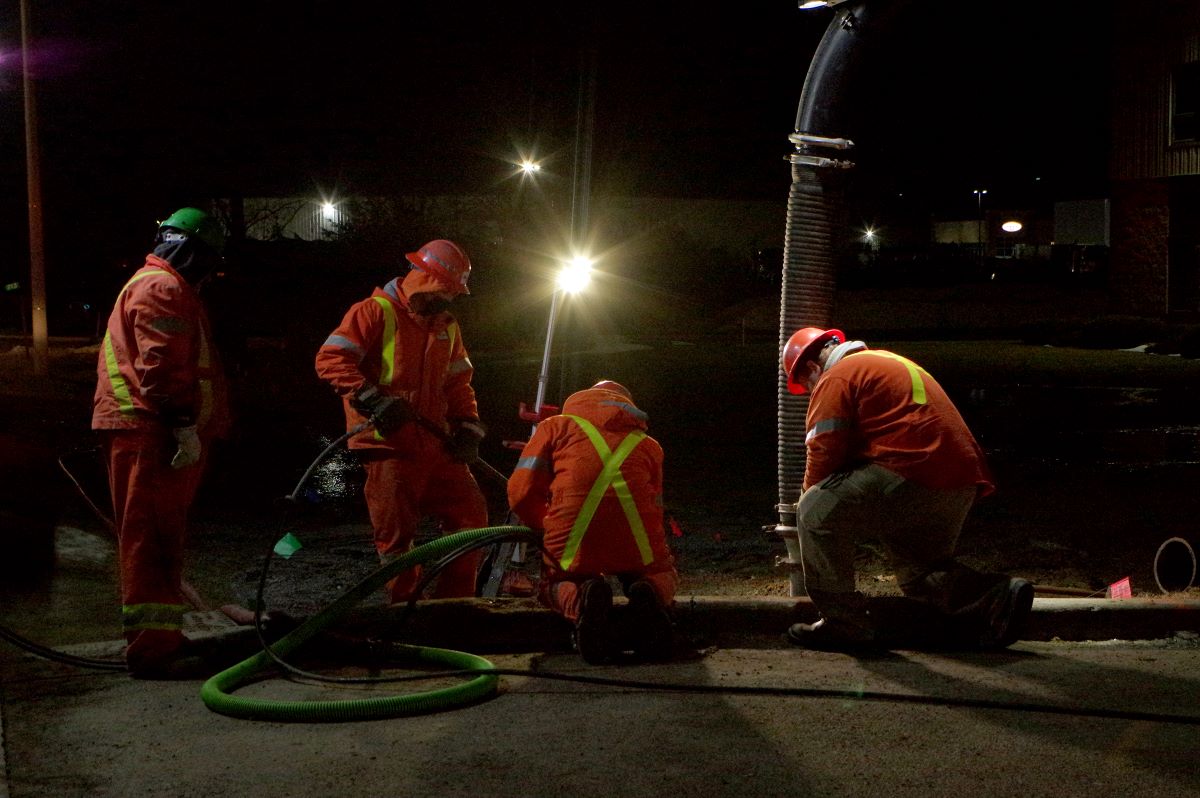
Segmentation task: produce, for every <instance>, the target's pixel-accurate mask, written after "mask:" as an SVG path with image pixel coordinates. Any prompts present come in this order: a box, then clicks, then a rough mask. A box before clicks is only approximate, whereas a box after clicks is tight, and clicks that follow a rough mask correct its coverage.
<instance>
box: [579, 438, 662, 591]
mask: <svg viewBox="0 0 1200 798" xmlns="http://www.w3.org/2000/svg"><path fill="white" fill-rule="evenodd" d="M567 418H569V419H571V420H572V421H574V422H575V423H576V424H578V425H579V428H580V429H582V430H583V432H584V434H585V435H587V437H588V440H590V441H591V442H592V446H594V447H595V448H596V454H597V455H599V457H600V462H601V464H602V468H601V470H600V474H599V476H597V477H596V481H595V483H593V484H592V488H591V490H589V491H588V495H587V498H585V499H584V500H583V506H582V507H580V508H579V514H578V515H576V516H575V523H574V524H573V525H572V527H571V533H570V535H569V536H568V537H567V545H566V547H565V548H564V549H563V556H562V559H561V560H560V562H559V565H561V566H562V568H563V570H568V569H570V567H571V564H572V563H573V562H574V561H575V555H576V554H577V553H578V552H579V546H580V544H581V543H582V542H583V536H584V534H585V533H586V532H587V530H588V526H589V525H590V524H591V522H592V518H594V517H595V515H596V510H597V509H598V508H599V507H600V501H601V500H602V499H603V498H604V494H605V493H607V492H608V489H609V487H610V486H611V487H612V489H613V492H614V493H615V494H616V496H617V501H619V502H620V504H621V509H622V510H623V511H624V513H625V519H626V520H627V521H628V522H629V529H630V532H632V533H633V539H634V541H635V542H636V543H637V547H638V552H639V553H640V554H641V557H642V564H643V565H649V564H650V563H651V562H653V561H654V552H653V551H651V549H650V541H649V540H648V539H647V537H646V527H645V524H643V523H642V517H641V515H640V514H639V513H638V510H637V504H636V502H634V499H633V495H632V494H631V493H630V492H629V486H628V485H627V484H626V483H625V478H624V476H623V475H622V474H621V464H622V463H624V462H625V458H627V457H629V455H630V454H631V453H632V452H633V450H634V449H635V448H637V445H638V444H639V443H641V442H642V441H643V440H645V438H646V433H644V432H642V431H641V430H634V431H633V432H631V433H629V434H628V435H626V436H625V439H624V440H622V441H621V443H620V444H619V445H618V446H617V450H616V451H615V452H614V451H612V450H610V449H609V448H608V443H607V442H606V441H605V440H604V436H602V435H601V434H600V431H599V430H598V429H596V427H595V426H594V425H593V424H592V423H591V422H590V421H588V420H587V419H584V418H580V417H579V416H572V415H567Z"/></svg>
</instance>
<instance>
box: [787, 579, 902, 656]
mask: <svg viewBox="0 0 1200 798" xmlns="http://www.w3.org/2000/svg"><path fill="white" fill-rule="evenodd" d="M808 597H809V598H811V599H812V602H813V604H814V605H816V608H817V610H818V611H820V613H821V619H820V620H819V621H817V622H816V623H794V624H792V626H791V627H790V628H789V629H788V631H787V638H788V641H789V642H792V643H795V644H796V645H798V646H804V647H805V648H813V649H818V650H820V651H856V650H878V649H879V648H881V647H882V643H881V641H880V635H879V633H878V631H877V630H876V628H875V622H874V619H873V618H872V617H871V613H870V611H869V610H868V609H867V598H866V596H864V595H863V594H862V593H859V592H858V591H854V592H835V591H827V590H809V591H808Z"/></svg>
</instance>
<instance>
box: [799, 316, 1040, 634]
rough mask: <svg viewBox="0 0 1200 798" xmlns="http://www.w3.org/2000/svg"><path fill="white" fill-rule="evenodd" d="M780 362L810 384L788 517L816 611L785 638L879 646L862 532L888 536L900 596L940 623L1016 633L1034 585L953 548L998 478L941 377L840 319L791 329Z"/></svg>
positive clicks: (804, 387) (962, 630) (803, 384)
mask: <svg viewBox="0 0 1200 798" xmlns="http://www.w3.org/2000/svg"><path fill="white" fill-rule="evenodd" d="M782 360H783V370H784V372H785V374H786V375H787V385H788V389H789V390H790V392H791V393H793V394H800V395H803V394H807V393H809V392H810V391H811V393H812V396H811V398H810V400H809V405H808V416H807V419H806V429H807V434H806V437H805V444H806V449H807V464H806V467H805V472H804V492H803V493H802V495H801V496H800V501H799V502H798V504H797V513H796V516H797V527H798V528H799V533H800V548H801V560H802V561H803V567H804V586H805V590H806V591H807V592H808V595H809V597H810V598H811V599H812V601H813V604H815V605H816V607H817V609H818V610H820V612H821V619H820V620H818V621H817V622H816V623H813V624H807V623H798V624H794V625H793V626H792V627H791V628H790V629H789V630H788V637H789V638H790V639H791V641H792V642H793V643H796V644H798V645H802V646H806V647H809V648H823V649H825V648H827V649H848V648H856V647H885V648H886V647H887V646H888V644H889V642H890V640H889V635H891V634H892V633H893V632H894V631H895V630H889V629H887V628H881V627H882V626H883V625H882V624H880V623H879V622H878V621H877V618H876V617H875V614H874V613H872V612H871V610H870V608H869V606H868V604H867V601H866V599H865V597H864V596H863V595H862V594H861V593H859V592H858V591H857V589H856V587H855V578H854V549H855V545H856V544H857V543H858V541H859V540H861V539H862V538H863V537H864V536H866V535H871V536H874V537H877V538H879V539H880V540H881V542H882V543H883V546H884V549H885V551H886V552H887V555H888V559H889V561H890V562H891V564H892V566H893V567H894V568H895V570H896V578H897V581H898V582H899V585H900V589H901V590H902V591H903V592H904V594H905V595H906V596H908V597H910V598H913V599H917V600H919V601H921V602H923V603H924V604H926V605H928V606H931V607H933V608H934V609H935V610H936V611H937V612H938V613H940V615H939V617H940V619H941V621H940V623H939V624H937V625H939V626H941V627H944V628H945V629H946V630H950V629H954V630H957V631H956V632H955V634H956V635H961V638H962V640H963V641H964V642H965V641H971V642H972V643H973V644H977V645H979V646H981V647H983V648H1003V647H1005V646H1008V645H1010V644H1011V643H1013V642H1014V641H1015V640H1017V639H1018V636H1019V634H1020V632H1021V631H1022V627H1023V625H1024V623H1025V621H1026V620H1027V618H1028V616H1029V611H1030V608H1031V606H1032V604H1033V585H1032V584H1030V583H1029V582H1027V581H1026V580H1024V579H1014V578H1011V577H1009V576H1007V575H1004V574H985V573H980V572H978V571H975V570H973V569H971V568H969V567H967V566H966V565H963V564H962V563H960V562H958V561H957V560H956V559H955V557H954V554H955V548H956V546H957V543H958V537H959V534H960V532H961V531H962V526H963V522H964V521H965V520H966V517H967V513H968V512H969V511H970V509H971V506H972V505H973V504H974V502H975V500H976V498H977V497H979V496H985V495H987V494H989V493H991V492H992V490H993V486H992V481H991V475H990V473H989V471H988V468H987V464H986V462H985V460H984V455H983V451H982V450H981V449H980V448H979V444H978V443H977V442H976V441H975V438H974V436H973V435H972V434H971V431H970V430H969V429H968V428H967V425H966V423H965V422H964V421H963V419H962V416H961V415H959V412H958V409H957V408H956V407H955V406H954V404H953V402H951V401H950V398H949V397H948V396H947V395H946V392H945V391H944V390H943V389H942V387H941V386H940V385H939V384H938V383H937V381H936V380H935V379H934V378H933V377H931V376H930V375H929V373H928V372H927V371H925V370H924V369H923V368H921V367H920V366H918V365H917V364H916V363H913V362H912V361H911V360H909V359H908V358H905V357H902V356H900V355H897V354H894V353H892V352H887V351H884V350H881V349H868V348H867V345H866V344H865V343H863V342H862V341H851V340H847V339H846V335H845V333H843V332H842V331H841V330H822V329H818V328H816V327H805V328H803V329H800V330H797V331H796V332H795V333H794V334H793V335H792V336H791V338H790V339H789V340H788V342H787V344H786V345H785V347H784V351H783V357H782Z"/></svg>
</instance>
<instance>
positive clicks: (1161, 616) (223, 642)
mask: <svg viewBox="0 0 1200 798" xmlns="http://www.w3.org/2000/svg"><path fill="white" fill-rule="evenodd" d="M878 601H879V603H878V605H877V606H879V607H880V608H881V609H882V610H883V614H885V615H886V614H888V613H895V614H894V615H893V617H892V619H893V620H895V619H896V618H901V622H904V621H907V622H908V623H910V624H914V625H919V624H920V623H921V619H920V618H919V617H916V616H913V614H912V611H911V604H910V603H906V602H905V600H904V599H902V598H900V597H894V598H892V597H884V598H882V599H879V600H878ZM624 603H625V602H624V599H617V601H616V605H617V606H616V607H615V611H614V616H615V618H614V620H615V621H616V622H618V623H619V621H620V615H621V611H622V609H623V605H624ZM674 616H675V621H676V628H677V631H678V634H679V635H680V637H682V638H683V639H686V640H688V641H690V642H691V643H692V644H694V645H695V646H696V647H698V648H699V647H705V646H721V647H726V648H734V647H737V648H771V647H777V646H783V645H786V643H785V641H784V633H785V632H786V631H787V628H788V627H789V626H790V625H791V624H793V623H796V622H798V621H812V620H815V619H816V618H817V613H816V610H815V608H814V607H813V605H812V602H811V601H810V600H809V599H808V598H807V597H800V598H793V597H786V596H763V597H742V596H680V597H677V599H676V601H675V609H674ZM184 621H185V632H186V633H187V635H188V636H189V637H193V638H196V639H198V640H205V641H207V642H209V643H210V644H211V645H212V646H214V648H215V649H218V650H223V651H224V652H225V654H226V655H231V656H235V657H236V658H238V659H241V658H244V657H247V656H250V655H252V654H253V653H255V652H256V651H258V650H259V642H258V637H257V634H256V633H255V631H254V628H253V627H252V626H244V625H243V626H239V625H238V624H236V623H234V622H233V621H232V620H230V619H229V618H228V617H227V616H225V615H224V614H223V613H221V612H219V611H215V610H214V611H209V612H194V613H187V614H186V615H185V617H184ZM1177 635H1184V636H1189V637H1192V638H1196V637H1200V599H1191V598H1187V599H1177V598H1172V597H1170V596H1164V597H1161V598H1152V599H1137V598H1135V599H1123V600H1109V599H1092V598H1035V599H1034V602H1033V615H1032V617H1031V618H1030V622H1029V625H1028V627H1027V628H1026V631H1025V634H1024V635H1022V639H1023V640H1030V641H1050V640H1064V641H1087V640H1097V641H1098V640H1160V639H1167V638H1171V637H1174V636H1177ZM374 640H394V641H402V642H409V643H413V644H417V645H426V646H434V647H439V648H451V649H455V650H465V651H472V652H478V653H483V654H486V653H496V652H529V651H565V650H569V648H570V640H571V626H570V624H569V623H567V622H566V621H565V620H564V619H563V618H561V617H560V616H558V615H557V614H556V613H554V612H551V611H550V610H548V609H546V608H545V607H543V606H541V605H540V604H538V603H537V601H536V600H534V599H518V598H500V599H478V598H475V599H441V600H430V601H425V602H422V603H420V604H418V605H417V607H416V608H415V609H414V610H413V611H412V612H411V613H410V612H408V611H407V610H406V608H405V607H403V606H396V607H382V606H379V607H365V608H361V609H358V610H356V611H354V612H351V613H350V614H349V615H347V616H346V618H344V619H343V621H342V622H341V623H340V624H339V625H338V627H337V628H336V629H333V630H329V631H327V632H326V633H325V635H324V636H323V637H318V638H317V639H316V640H315V641H314V644H316V645H318V646H320V644H321V643H322V642H323V643H324V644H325V645H326V646H328V648H329V650H330V651H331V652H336V651H337V650H338V649H344V647H345V646H346V645H352V646H361V645H363V644H364V642H365V641H374ZM122 648H123V643H122V642H121V641H119V640H114V641H102V642H97V643H87V644H81V645H76V646H70V647H68V648H67V649H65V650H67V651H69V652H70V653H74V654H76V655H79V656H92V657H101V658H119V657H120V651H121V649H122Z"/></svg>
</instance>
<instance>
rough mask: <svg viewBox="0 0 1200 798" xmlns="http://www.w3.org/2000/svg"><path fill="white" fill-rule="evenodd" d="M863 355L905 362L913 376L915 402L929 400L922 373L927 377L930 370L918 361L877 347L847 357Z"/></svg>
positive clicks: (922, 402)
mask: <svg viewBox="0 0 1200 798" xmlns="http://www.w3.org/2000/svg"><path fill="white" fill-rule="evenodd" d="M862 355H875V356H876V357H886V358H889V359H891V360H895V361H897V362H899V363H903V364H904V367H905V368H906V369H908V374H909V376H910V377H912V388H913V389H912V398H913V402H914V403H915V404H918V405H923V404H925V403H926V402H928V401H929V398H928V397H927V396H926V395H925V381H924V380H922V379H921V375H922V374H924V375H925V376H926V377H928V376H929V372H928V371H926V370H925V369H923V368H921V367H920V366H918V365H917V364H916V363H914V362H912V361H911V360H909V359H908V358H906V357H901V356H900V355H897V354H895V353H894V352H883V351H881V350H877V349H866V350H864V351H862V352H851V353H850V354H848V355H846V357H848V358H851V357H860V356H862Z"/></svg>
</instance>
